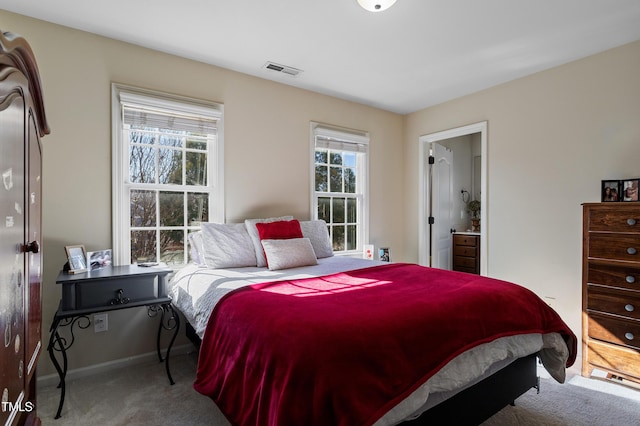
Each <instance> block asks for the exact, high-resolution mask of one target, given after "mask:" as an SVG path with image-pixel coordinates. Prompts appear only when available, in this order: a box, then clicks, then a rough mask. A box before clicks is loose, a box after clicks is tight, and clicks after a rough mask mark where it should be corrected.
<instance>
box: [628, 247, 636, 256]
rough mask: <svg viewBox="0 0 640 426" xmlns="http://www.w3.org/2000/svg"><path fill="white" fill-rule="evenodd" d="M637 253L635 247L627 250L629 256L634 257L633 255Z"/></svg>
mask: <svg viewBox="0 0 640 426" xmlns="http://www.w3.org/2000/svg"><path fill="white" fill-rule="evenodd" d="M636 253H637V250H636V249H635V248H634V247H629V248H628V249H627V254H632V255H633V254H636Z"/></svg>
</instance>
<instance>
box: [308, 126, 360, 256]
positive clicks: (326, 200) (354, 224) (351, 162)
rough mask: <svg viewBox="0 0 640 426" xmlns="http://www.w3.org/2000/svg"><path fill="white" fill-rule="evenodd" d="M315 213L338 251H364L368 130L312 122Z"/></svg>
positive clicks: (312, 207) (313, 205)
mask: <svg viewBox="0 0 640 426" xmlns="http://www.w3.org/2000/svg"><path fill="white" fill-rule="evenodd" d="M311 134H312V137H311V139H312V145H313V168H312V170H313V173H314V175H313V178H312V184H313V188H312V194H313V197H312V206H311V211H312V212H313V213H312V214H313V215H314V216H315V217H316V218H317V219H323V220H324V221H325V222H327V225H328V227H329V234H330V235H331V241H332V244H333V250H334V252H336V253H344V254H347V253H353V252H360V251H362V248H363V245H364V244H366V243H367V240H368V199H367V192H368V189H367V188H368V176H367V175H368V158H367V156H368V151H369V135H368V133H363V132H357V131H352V130H347V129H342V128H336V127H332V126H327V125H324V124H317V123H312V124H311Z"/></svg>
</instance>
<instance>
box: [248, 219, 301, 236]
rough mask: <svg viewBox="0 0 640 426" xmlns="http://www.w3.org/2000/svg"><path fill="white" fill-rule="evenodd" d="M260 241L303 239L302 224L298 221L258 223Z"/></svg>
mask: <svg viewBox="0 0 640 426" xmlns="http://www.w3.org/2000/svg"><path fill="white" fill-rule="evenodd" d="M256 228H257V229H258V235H260V240H289V239H291V238H303V236H302V229H301V228H300V222H298V221H297V220H295V219H294V220H281V221H278V222H264V223H256Z"/></svg>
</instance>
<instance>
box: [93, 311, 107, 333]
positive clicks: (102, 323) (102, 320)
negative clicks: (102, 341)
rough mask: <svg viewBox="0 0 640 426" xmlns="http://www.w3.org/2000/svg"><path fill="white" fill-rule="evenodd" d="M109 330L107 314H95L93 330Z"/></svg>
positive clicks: (97, 331)
mask: <svg viewBox="0 0 640 426" xmlns="http://www.w3.org/2000/svg"><path fill="white" fill-rule="evenodd" d="M107 330H109V317H108V315H107V314H96V315H94V316H93V332H94V333H100V332H101V331H107Z"/></svg>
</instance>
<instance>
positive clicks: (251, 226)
mask: <svg viewBox="0 0 640 426" xmlns="http://www.w3.org/2000/svg"><path fill="white" fill-rule="evenodd" d="M281 220H293V216H281V217H270V218H268V219H247V220H245V221H244V225H245V226H246V228H247V232H248V233H249V238H251V243H252V244H253V249H254V252H255V256H256V262H257V263H256V264H257V265H258V266H259V267H261V268H263V267H265V266H267V260H266V259H265V258H264V251H263V249H262V245H261V244H260V234H259V233H258V228H256V223H270V222H279V221H281Z"/></svg>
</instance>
